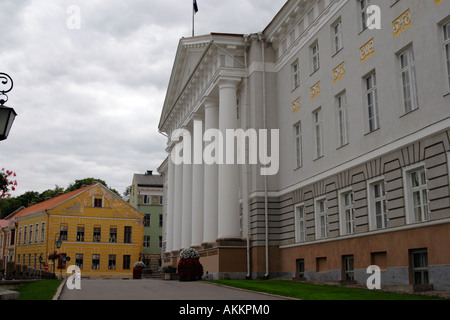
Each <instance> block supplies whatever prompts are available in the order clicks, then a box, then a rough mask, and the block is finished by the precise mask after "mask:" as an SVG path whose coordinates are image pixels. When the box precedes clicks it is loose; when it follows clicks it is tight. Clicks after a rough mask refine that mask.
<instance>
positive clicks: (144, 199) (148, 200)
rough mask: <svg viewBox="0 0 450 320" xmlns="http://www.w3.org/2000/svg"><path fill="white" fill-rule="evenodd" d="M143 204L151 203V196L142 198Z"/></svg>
mask: <svg viewBox="0 0 450 320" xmlns="http://www.w3.org/2000/svg"><path fill="white" fill-rule="evenodd" d="M142 200H143V202H142V203H143V204H151V203H152V197H151V196H143V199H142Z"/></svg>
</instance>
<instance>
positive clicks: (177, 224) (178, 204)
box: [172, 164, 183, 251]
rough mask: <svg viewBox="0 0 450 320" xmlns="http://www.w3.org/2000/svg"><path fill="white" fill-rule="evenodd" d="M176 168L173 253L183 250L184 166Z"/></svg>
mask: <svg viewBox="0 0 450 320" xmlns="http://www.w3.org/2000/svg"><path fill="white" fill-rule="evenodd" d="M174 167H175V180H174V197H173V198H174V199H173V200H174V209H173V210H174V213H173V217H174V218H173V247H172V251H175V250H180V249H181V217H182V214H181V211H182V207H183V165H182V164H177V165H174Z"/></svg>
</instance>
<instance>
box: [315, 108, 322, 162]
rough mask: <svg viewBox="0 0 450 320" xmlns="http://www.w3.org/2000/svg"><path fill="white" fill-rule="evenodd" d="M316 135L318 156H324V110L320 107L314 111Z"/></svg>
mask: <svg viewBox="0 0 450 320" xmlns="http://www.w3.org/2000/svg"><path fill="white" fill-rule="evenodd" d="M313 123H314V135H315V143H316V157H317V158H320V157H321V156H323V146H322V144H323V137H322V110H321V109H319V110H317V111H315V112H314V113H313Z"/></svg>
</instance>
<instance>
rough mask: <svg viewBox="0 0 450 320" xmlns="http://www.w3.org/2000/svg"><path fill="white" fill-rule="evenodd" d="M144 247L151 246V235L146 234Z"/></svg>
mask: <svg viewBox="0 0 450 320" xmlns="http://www.w3.org/2000/svg"><path fill="white" fill-rule="evenodd" d="M144 248H150V236H144Z"/></svg>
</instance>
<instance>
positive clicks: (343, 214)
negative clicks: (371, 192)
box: [339, 187, 355, 236]
mask: <svg viewBox="0 0 450 320" xmlns="http://www.w3.org/2000/svg"><path fill="white" fill-rule="evenodd" d="M348 195H350V200H351V203H350V204H349V205H346V200H347V198H346V197H347V196H348ZM353 204H354V192H353V189H352V188H351V187H349V188H345V189H342V190H340V191H339V222H340V223H339V227H340V233H341V235H342V236H343V235H352V234H354V233H355V209H354V206H353ZM347 210H350V219H347ZM349 223H350V225H349ZM349 227H350V230H349Z"/></svg>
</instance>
